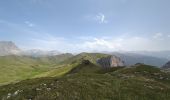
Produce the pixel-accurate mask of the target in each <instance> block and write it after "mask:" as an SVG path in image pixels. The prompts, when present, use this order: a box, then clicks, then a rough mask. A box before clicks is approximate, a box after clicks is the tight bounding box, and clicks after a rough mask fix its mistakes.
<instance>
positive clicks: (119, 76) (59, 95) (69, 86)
mask: <svg viewBox="0 0 170 100" xmlns="http://www.w3.org/2000/svg"><path fill="white" fill-rule="evenodd" d="M90 69H91V70H90ZM99 70H105V69H102V68H99V67H98V66H96V65H94V64H93V63H88V64H87V63H80V64H79V65H77V66H75V67H74V68H73V69H72V71H70V72H69V73H67V74H65V76H63V77H60V78H56V77H53V78H39V79H31V80H25V81H22V82H19V83H16V84H11V85H6V86H3V87H0V88H1V90H0V98H2V99H6V98H8V99H9V100H20V99H31V100H56V99H59V100H73V99H77V100H92V99H93V100H104V99H107V100H169V99H170V84H169V83H170V82H169V81H170V80H169V78H170V75H169V73H164V72H162V71H161V70H160V69H158V68H155V67H153V66H148V65H138V66H133V67H132V68H112V69H107V70H105V71H104V72H103V73H101V72H102V71H99ZM160 75H161V76H162V77H163V78H160ZM168 82H169V83H168Z"/></svg>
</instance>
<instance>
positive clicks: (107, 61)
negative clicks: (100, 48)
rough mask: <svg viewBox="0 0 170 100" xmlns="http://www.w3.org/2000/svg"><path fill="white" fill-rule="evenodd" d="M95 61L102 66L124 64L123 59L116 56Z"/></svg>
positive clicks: (119, 65)
mask: <svg viewBox="0 0 170 100" xmlns="http://www.w3.org/2000/svg"><path fill="white" fill-rule="evenodd" d="M97 63H98V64H99V65H101V66H102V67H104V68H110V67H121V66H125V64H124V61H122V60H121V59H120V58H119V57H117V56H108V57H104V58H101V59H98V60H97Z"/></svg>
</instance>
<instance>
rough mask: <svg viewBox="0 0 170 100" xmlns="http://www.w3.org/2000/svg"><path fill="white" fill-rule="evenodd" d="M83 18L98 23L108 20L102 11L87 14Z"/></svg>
mask: <svg viewBox="0 0 170 100" xmlns="http://www.w3.org/2000/svg"><path fill="white" fill-rule="evenodd" d="M85 18H86V19H87V20H89V21H95V22H97V23H100V24H104V23H105V24H106V23H108V20H107V19H106V15H104V14H103V13H98V14H92V15H87V16H85Z"/></svg>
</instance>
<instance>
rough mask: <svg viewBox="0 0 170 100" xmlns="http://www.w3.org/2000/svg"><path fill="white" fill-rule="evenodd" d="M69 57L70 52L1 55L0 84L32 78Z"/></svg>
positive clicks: (55, 66)
mask: <svg viewBox="0 0 170 100" xmlns="http://www.w3.org/2000/svg"><path fill="white" fill-rule="evenodd" d="M70 57H72V55H71V54H62V55H57V56H52V57H41V58H34V57H29V56H1V57H0V85H2V84H7V83H10V82H17V81H20V80H23V79H27V78H32V77H34V76H36V75H38V74H41V73H43V72H47V71H49V70H52V69H54V68H57V67H59V66H58V63H59V62H61V61H64V60H66V59H68V58H70Z"/></svg>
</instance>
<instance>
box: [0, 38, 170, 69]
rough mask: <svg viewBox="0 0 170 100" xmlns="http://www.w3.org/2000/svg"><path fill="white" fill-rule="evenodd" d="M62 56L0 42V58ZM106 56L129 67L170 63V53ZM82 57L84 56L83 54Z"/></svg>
mask: <svg viewBox="0 0 170 100" xmlns="http://www.w3.org/2000/svg"><path fill="white" fill-rule="evenodd" d="M60 54H62V53H61V52H59V51H57V50H53V51H43V50H39V49H32V50H22V49H20V48H19V47H17V46H16V45H15V44H14V43H13V42H12V41H0V56H7V55H19V56H31V57H45V56H55V55H60ZM84 54H86V53H84ZM104 54H109V55H115V56H117V57H119V58H120V59H121V60H123V61H124V62H125V65H127V66H130V65H134V64H136V63H144V64H148V65H153V66H158V67H162V66H163V65H164V64H165V63H167V62H168V61H169V55H170V51H160V52H151V51H150V52H142V51H133V52H104ZM81 55H83V53H82V54H81ZM86 56H87V57H88V56H89V57H90V56H91V54H87V55H86ZM77 57H79V56H77ZM71 60H73V59H71ZM93 62H96V61H93Z"/></svg>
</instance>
